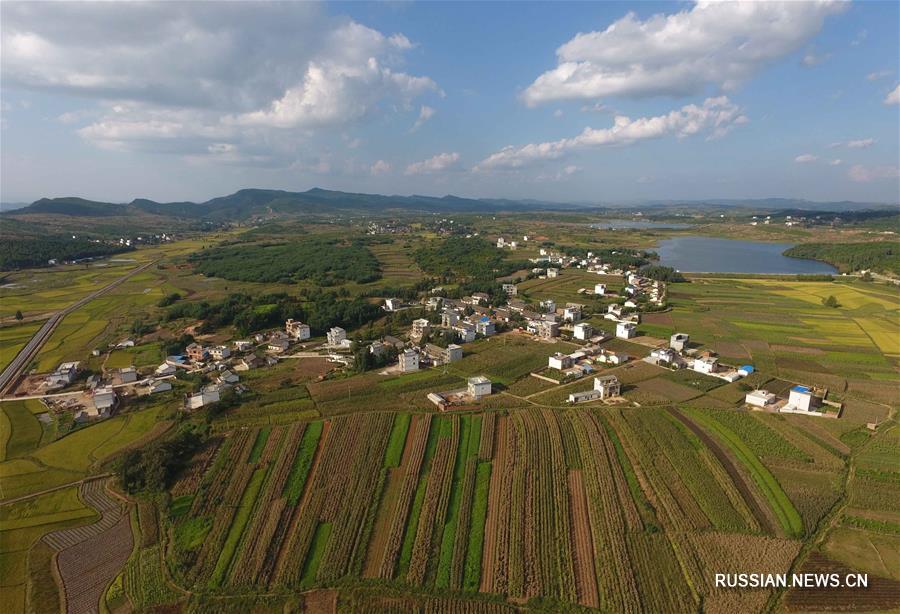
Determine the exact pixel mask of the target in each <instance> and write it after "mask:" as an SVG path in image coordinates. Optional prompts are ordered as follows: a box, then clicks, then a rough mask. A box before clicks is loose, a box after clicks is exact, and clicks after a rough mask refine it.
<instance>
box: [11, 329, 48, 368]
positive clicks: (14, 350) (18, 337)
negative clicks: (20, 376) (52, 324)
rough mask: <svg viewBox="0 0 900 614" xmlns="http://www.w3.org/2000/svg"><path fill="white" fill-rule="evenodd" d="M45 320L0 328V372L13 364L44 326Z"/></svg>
mask: <svg viewBox="0 0 900 614" xmlns="http://www.w3.org/2000/svg"><path fill="white" fill-rule="evenodd" d="M43 324H44V322H43V320H41V321H38V322H29V323H27V324H15V325H9V326H3V327H0V371H2V370H3V369H5V368H6V366H7V365H8V364H9V363H10V362H12V359H13V358H15V357H16V354H18V353H19V350H21V349H22V348H23V347H25V344H26V343H28V342H29V341H30V340H31V338H32V337H33V336H34V333H36V332H37V331H38V329H40V327H41V326H43Z"/></svg>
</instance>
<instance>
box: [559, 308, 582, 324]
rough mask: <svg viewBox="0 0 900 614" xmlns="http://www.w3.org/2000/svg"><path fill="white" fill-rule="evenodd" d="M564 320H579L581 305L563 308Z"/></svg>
mask: <svg viewBox="0 0 900 614" xmlns="http://www.w3.org/2000/svg"><path fill="white" fill-rule="evenodd" d="M563 320H565V321H566V322H578V321H579V320H581V305H568V306H566V308H565V309H563Z"/></svg>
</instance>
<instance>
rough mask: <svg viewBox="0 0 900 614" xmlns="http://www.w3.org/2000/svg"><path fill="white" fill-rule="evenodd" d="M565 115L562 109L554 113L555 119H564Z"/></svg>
mask: <svg viewBox="0 0 900 614" xmlns="http://www.w3.org/2000/svg"><path fill="white" fill-rule="evenodd" d="M563 115H565V113H564V112H563V110H562V109H557V110H555V111H554V112H553V117H557V118H559V117H562V116H563Z"/></svg>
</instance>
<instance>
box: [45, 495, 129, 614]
mask: <svg viewBox="0 0 900 614" xmlns="http://www.w3.org/2000/svg"><path fill="white" fill-rule="evenodd" d="M80 494H81V498H82V499H83V500H84V502H85V503H86V504H87V505H89V506H90V507H92V508H94V509H95V510H97V511H98V512H100V520H98V521H97V522H95V523H94V524H91V525H87V526H81V527H74V528H71V529H63V530H60V531H54V532H53V533H49V534H47V535H45V536H44V537H43V538H42V539H43V541H44V543H46V544H47V545H48V546H50V547H51V548H53V549H54V550H55V551H56V552H57V554H56V556H55V565H56V572H57V573H56V577H57V578H58V579H59V582H60V584H61V586H60V598H61V600H62V604H61V605H62V606H64V608H65V611H66V612H67V613H69V614H93V613H95V612H99V611H100V599H101V598H102V596H103V593H104V591H105V590H106V587H107V586H109V583H110V582H112V580H113V579H114V578H115V577H116V575H117V574H118V573H119V572H120V571H121V570H122V567H123V566H124V565H125V562H126V561H127V560H128V557H129V556H130V555H131V550H132V548H133V546H134V537H133V535H132V532H131V518H130V516H129V514H128V507H127V505H126V504H125V503H124V502H123V501H122V500H121V499H119V498H118V497H113V496H111V495H110V494H109V493H108V492H107V490H106V484H105V482H103V481H99V480H94V481H91V482H86V483H84V484H82V485H81V490H80Z"/></svg>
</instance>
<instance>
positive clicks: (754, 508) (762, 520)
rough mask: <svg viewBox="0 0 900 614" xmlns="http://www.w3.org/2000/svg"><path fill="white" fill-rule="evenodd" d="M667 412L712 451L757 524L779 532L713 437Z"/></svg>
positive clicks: (676, 412) (687, 419)
mask: <svg viewBox="0 0 900 614" xmlns="http://www.w3.org/2000/svg"><path fill="white" fill-rule="evenodd" d="M668 411H669V413H671V414H672V415H673V416H675V417H676V418H678V420H679V421H681V423H682V424H684V425H685V426H686V427H688V428H689V429H691V432H693V433H694V434H695V435H696V436H697V437H699V438H700V441H702V442H703V444H704V445H705V446H706V447H707V448H709V451H710V452H712V453H713V456H715V457H716V459H717V460H718V461H719V463H721V465H722V467H723V468H724V469H725V472H726V473H728V477H730V478H731V481H732V482H733V483H734V486H735V488H737V490H738V492H739V493H741V497H743V498H744V503H746V504H747V507H748V508H749V509H750V512H751V513H752V514H753V517H754V518H756V521H757V522H758V523H759V526H760V527H762V528H763V530H765V531H768V532H769V533H771V534H772V535H778V534H779V528H778V526H777V525H776V524H775V522H774V521H773V519H772V518H771V517H770V516H769V515H768V514H766V511H765V510H764V509H763V508H762V506H761V505H760V504H759V501H758V500H757V499H756V497H754V496H753V489H752V488H751V487H750V484H748V483H747V480H746V479H745V478H744V476H743V474H741V472H740V471H738V468H737V467H735V465H734V462H733V461H732V460H731V457H729V456H728V454H726V453H725V450H723V449H722V447H721V446H720V445H719V444H718V442H717V441H716V440H715V439H713V438H712V437H711V436H710V435H709V434H708V433H707V432H706V431H704V430H703V429H701V428H700V427H699V426H697V425H696V424H694V422H693V421H692V420H691V419H690V418H688V417H687V416H685V415H684V414H682V413H681V412H679V411H676V410H674V409H672V408H671V407H669V408H668Z"/></svg>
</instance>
